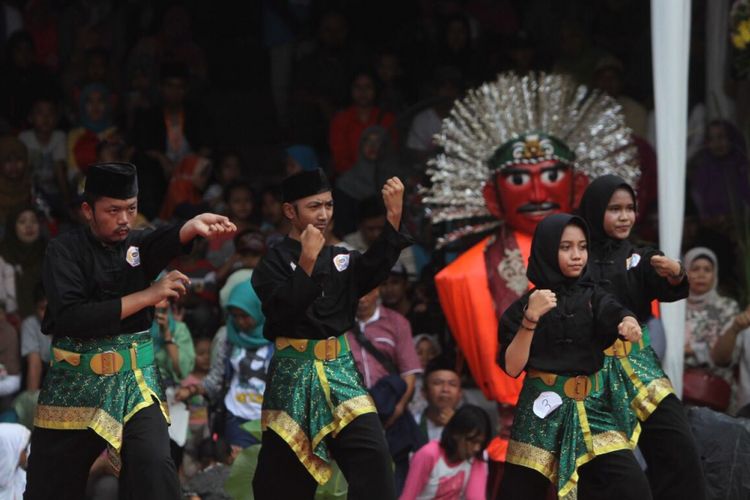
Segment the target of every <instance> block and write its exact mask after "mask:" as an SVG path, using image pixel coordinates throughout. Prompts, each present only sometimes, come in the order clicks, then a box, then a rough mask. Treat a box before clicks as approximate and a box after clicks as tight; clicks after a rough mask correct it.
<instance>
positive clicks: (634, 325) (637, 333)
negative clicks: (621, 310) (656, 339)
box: [617, 316, 643, 342]
mask: <svg viewBox="0 0 750 500" xmlns="http://www.w3.org/2000/svg"><path fill="white" fill-rule="evenodd" d="M617 333H619V334H620V336H621V337H622V338H624V339H625V340H629V341H630V342H638V341H639V340H641V336H642V335H643V332H642V331H641V325H640V324H639V323H638V320H637V319H635V318H634V317H633V316H625V317H624V318H623V319H622V321H621V322H620V324H619V325H617Z"/></svg>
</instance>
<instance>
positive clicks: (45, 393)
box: [24, 163, 236, 500]
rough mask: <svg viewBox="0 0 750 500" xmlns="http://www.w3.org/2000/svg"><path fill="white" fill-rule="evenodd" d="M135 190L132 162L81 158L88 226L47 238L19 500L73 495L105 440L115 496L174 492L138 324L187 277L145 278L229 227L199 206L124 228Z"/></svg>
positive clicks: (79, 493) (146, 346) (161, 413)
mask: <svg viewBox="0 0 750 500" xmlns="http://www.w3.org/2000/svg"><path fill="white" fill-rule="evenodd" d="M137 195H138V182H137V175H136V168H135V166H133V165H131V164H129V163H105V164H98V165H92V166H91V167H89V171H88V174H87V176H86V187H85V190H84V197H85V201H84V203H83V205H82V209H83V213H84V215H85V216H86V219H87V220H88V222H89V225H88V227H87V228H81V229H79V230H75V231H71V232H69V233H66V234H63V235H61V236H60V237H58V238H56V239H54V240H53V241H52V242H50V244H49V247H48V248H47V255H46V257H45V261H44V271H43V282H44V288H45V291H46V292H47V296H48V299H49V304H48V306H47V311H46V314H45V316H44V321H43V324H42V331H43V332H44V333H45V334H47V335H52V336H53V341H52V359H51V367H50V370H49V373H48V374H47V377H46V378H45V380H44V384H43V386H42V389H41V393H40V395H39V405H38V407H37V413H36V417H35V420H34V426H35V428H34V432H33V433H32V437H31V446H32V448H33V449H34V452H33V453H32V455H31V456H30V458H29V468H28V484H27V488H26V493H25V496H24V498H26V499H27V500H29V499H33V500H36V499H45V500H47V499H56V500H57V499H71V500H80V499H81V498H84V491H85V488H86V480H87V478H88V472H89V468H90V467H91V464H92V463H93V462H94V460H95V459H96V457H97V456H98V455H99V454H101V452H102V451H103V450H104V449H105V446H107V447H109V449H110V452H116V453H119V455H120V457H121V459H122V470H121V472H120V496H119V498H120V499H131V498H132V499H138V500H141V499H158V500H165V499H178V498H180V497H181V495H180V486H179V481H178V479H177V474H176V471H175V466H174V463H173V462H172V459H171V458H170V453H169V436H168V433H167V423H168V414H167V411H166V406H165V399H164V396H163V393H162V390H161V387H160V384H159V379H158V371H157V369H156V367H155V366H154V351H153V345H152V341H151V334H150V333H149V328H150V326H151V322H152V320H153V309H152V306H153V305H154V304H157V303H158V302H161V301H162V300H164V299H165V298H169V299H171V298H177V297H179V296H181V295H182V294H184V293H185V291H186V288H185V287H186V286H187V285H188V284H189V280H188V278H187V277H186V276H185V275H183V274H182V273H180V272H178V271H171V272H170V273H168V274H167V275H166V276H164V277H163V278H162V279H160V280H159V281H157V282H155V283H153V284H152V282H153V281H154V279H156V277H157V275H158V274H159V272H160V271H161V270H162V269H164V267H165V266H166V265H167V263H168V262H169V261H170V260H172V259H173V258H174V257H175V256H177V255H178V254H179V253H180V252H182V250H183V247H184V245H186V244H188V243H189V242H190V241H192V240H193V239H194V238H195V237H197V236H203V237H206V238H211V237H214V236H218V235H220V234H224V233H231V232H234V231H236V228H235V227H234V225H233V224H232V223H231V222H229V219H227V218H226V217H224V216H220V215H215V214H201V215H198V216H196V217H195V218H193V219H191V220H189V221H188V222H186V223H185V224H182V225H170V226H164V227H160V228H158V229H154V230H144V231H132V230H131V229H130V227H131V224H132V223H133V220H134V219H135V216H136V214H137V205H138V204H137V200H138V199H137Z"/></svg>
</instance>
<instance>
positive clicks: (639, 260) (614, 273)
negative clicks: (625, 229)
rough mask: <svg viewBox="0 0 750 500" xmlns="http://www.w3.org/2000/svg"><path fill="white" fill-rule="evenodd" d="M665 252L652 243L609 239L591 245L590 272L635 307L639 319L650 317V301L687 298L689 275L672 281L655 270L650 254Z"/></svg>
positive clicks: (608, 288) (598, 281) (606, 287)
mask: <svg viewBox="0 0 750 500" xmlns="http://www.w3.org/2000/svg"><path fill="white" fill-rule="evenodd" d="M655 255H664V254H663V253H662V252H660V251H659V250H656V249H655V248H651V247H637V246H635V245H633V244H632V243H630V242H629V241H627V240H623V241H615V240H612V239H607V240H605V241H604V242H603V243H595V244H593V245H591V246H589V261H588V268H589V276H590V277H591V279H592V280H593V281H594V282H595V283H597V284H598V285H599V286H601V287H602V288H604V289H605V290H607V291H608V292H610V293H613V294H614V295H615V296H616V297H617V300H619V301H620V302H621V303H622V305H624V306H625V307H627V308H628V309H630V310H631V311H633V312H634V313H635V315H636V317H637V318H638V321H640V322H641V323H645V322H646V321H648V319H649V318H650V317H651V302H652V301H653V300H654V299H656V300H659V301H660V302H675V301H677V300H681V299H684V298H687V296H688V294H689V292H690V290H689V285H688V280H687V277H685V278H683V280H682V281H681V282H680V283H679V284H677V285H672V284H670V283H669V281H667V279H666V278H663V277H661V276H659V275H658V274H656V270H655V269H654V267H653V266H652V265H651V257H653V256H655Z"/></svg>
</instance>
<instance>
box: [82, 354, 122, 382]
mask: <svg viewBox="0 0 750 500" xmlns="http://www.w3.org/2000/svg"><path fill="white" fill-rule="evenodd" d="M124 364H125V360H124V359H123V358H122V354H120V353H119V352H117V351H111V350H110V351H104V352H100V353H97V354H95V355H94V356H92V358H91V362H90V363H89V366H90V367H91V371H93V372H94V373H96V374H97V375H103V376H105V377H109V376H112V375H114V374H115V373H117V372H119V371H120V369H121V368H122V366H123V365H124Z"/></svg>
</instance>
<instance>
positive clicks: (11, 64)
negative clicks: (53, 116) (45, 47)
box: [0, 31, 60, 133]
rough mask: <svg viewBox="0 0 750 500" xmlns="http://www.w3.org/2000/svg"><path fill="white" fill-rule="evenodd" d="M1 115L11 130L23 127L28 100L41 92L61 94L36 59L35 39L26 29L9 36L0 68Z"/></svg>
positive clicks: (27, 111) (27, 109) (27, 112)
mask: <svg viewBox="0 0 750 500" xmlns="http://www.w3.org/2000/svg"><path fill="white" fill-rule="evenodd" d="M0 75H3V77H2V79H0V116H2V117H3V118H5V119H6V120H8V124H9V125H10V127H11V129H12V130H13V131H14V132H16V133H17V132H18V131H20V130H22V129H23V128H24V127H25V126H26V120H27V119H28V116H29V110H30V109H31V103H32V102H33V101H34V99H35V98H37V97H38V96H40V95H50V96H53V97H54V98H59V97H60V88H59V85H58V83H57V79H56V78H55V77H54V76H53V75H51V74H50V73H49V72H48V71H47V70H46V69H45V68H44V67H42V66H40V65H39V64H37V63H36V62H35V53H34V41H33V40H32V38H31V35H29V33H28V32H26V31H16V32H15V33H13V35H11V37H10V38H9V39H8V43H7V44H6V48H5V63H4V64H3V65H2V67H0Z"/></svg>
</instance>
